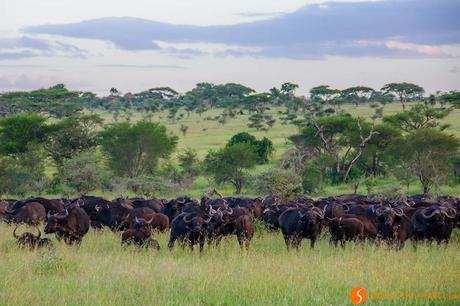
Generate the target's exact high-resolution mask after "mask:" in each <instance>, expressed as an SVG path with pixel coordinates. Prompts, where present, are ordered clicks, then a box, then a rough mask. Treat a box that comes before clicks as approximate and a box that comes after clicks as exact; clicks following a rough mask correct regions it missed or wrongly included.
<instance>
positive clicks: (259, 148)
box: [227, 132, 275, 164]
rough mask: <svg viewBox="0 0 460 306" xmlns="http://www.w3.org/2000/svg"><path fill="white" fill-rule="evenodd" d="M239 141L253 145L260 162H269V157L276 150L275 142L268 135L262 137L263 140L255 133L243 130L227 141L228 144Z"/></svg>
mask: <svg viewBox="0 0 460 306" xmlns="http://www.w3.org/2000/svg"><path fill="white" fill-rule="evenodd" d="M237 143H248V144H250V145H251V146H253V148H254V151H255V152H256V153H257V156H258V160H257V162H258V163H259V164H266V163H268V159H269V157H270V156H271V155H272V154H273V152H274V150H275V149H274V147H273V143H272V141H271V140H270V139H268V138H267V137H264V138H262V140H257V139H256V138H255V137H254V136H253V135H251V134H249V133H246V132H242V133H238V134H236V135H234V136H233V137H232V138H230V140H229V141H228V143H227V146H232V145H235V144H237Z"/></svg>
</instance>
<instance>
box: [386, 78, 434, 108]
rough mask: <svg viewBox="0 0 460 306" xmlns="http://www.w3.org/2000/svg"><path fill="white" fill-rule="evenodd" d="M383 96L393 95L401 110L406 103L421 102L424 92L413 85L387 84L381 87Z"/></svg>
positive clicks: (404, 83)
mask: <svg viewBox="0 0 460 306" xmlns="http://www.w3.org/2000/svg"><path fill="white" fill-rule="evenodd" d="M382 91H383V92H384V94H394V95H396V96H397V97H398V98H399V101H400V102H401V105H402V107H403V110H405V109H406V102H408V101H410V100H421V98H422V95H423V93H424V92H425V90H424V89H423V88H422V87H420V86H418V85H416V84H413V83H406V82H403V83H389V84H385V85H384V86H383V87H382Z"/></svg>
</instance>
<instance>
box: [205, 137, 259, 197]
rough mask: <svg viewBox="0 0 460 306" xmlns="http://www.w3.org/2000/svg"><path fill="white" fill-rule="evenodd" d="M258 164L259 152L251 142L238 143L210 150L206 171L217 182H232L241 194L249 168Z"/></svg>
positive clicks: (206, 160) (206, 161) (206, 159)
mask: <svg viewBox="0 0 460 306" xmlns="http://www.w3.org/2000/svg"><path fill="white" fill-rule="evenodd" d="M256 164H257V153H256V152H255V150H254V147H253V146H252V145H250V144H249V143H237V144H234V145H231V146H226V147H224V148H222V149H220V150H218V151H210V152H209V153H208V154H207V155H206V158H205V160H204V167H205V171H206V172H207V173H208V174H209V175H211V176H212V177H213V179H214V181H215V182H216V183H217V184H222V183H230V184H232V185H233V187H234V188H235V193H236V194H240V193H241V190H242V189H243V185H244V183H245V182H246V181H247V178H248V173H247V170H249V169H251V168H254V167H255V165H256Z"/></svg>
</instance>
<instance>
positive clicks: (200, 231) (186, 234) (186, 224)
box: [168, 212, 211, 253]
mask: <svg viewBox="0 0 460 306" xmlns="http://www.w3.org/2000/svg"><path fill="white" fill-rule="evenodd" d="M210 221H211V216H210V215H209V214H208V213H205V212H198V213H196V212H192V213H182V214H180V215H178V216H176V217H175V218H174V220H173V221H172V223H171V234H170V238H169V242H168V248H169V249H172V248H173V247H174V242H175V241H176V240H179V241H180V242H181V243H182V245H184V244H185V243H188V245H189V247H190V250H192V251H193V247H194V245H195V244H197V243H199V245H200V253H202V252H203V248H204V242H205V240H206V232H207V228H206V227H207V225H208V223H209V222H210Z"/></svg>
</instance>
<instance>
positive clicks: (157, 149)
mask: <svg viewBox="0 0 460 306" xmlns="http://www.w3.org/2000/svg"><path fill="white" fill-rule="evenodd" d="M99 135H100V143H101V145H102V150H103V151H104V153H106V154H107V157H108V161H109V166H110V168H111V169H112V170H113V171H114V172H115V174H117V175H120V176H127V177H137V176H140V175H145V174H152V173H154V171H155V169H156V168H157V165H158V161H159V160H160V159H162V158H168V157H169V156H170V155H171V153H172V152H173V151H174V149H175V148H176V145H177V136H174V135H170V134H169V133H168V131H167V130H166V127H164V126H162V125H160V124H159V123H154V122H149V121H138V122H137V123H135V124H131V123H129V122H117V123H112V124H110V125H109V126H108V127H107V128H106V129H105V130H104V131H102V132H101V133H100V134H99Z"/></svg>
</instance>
